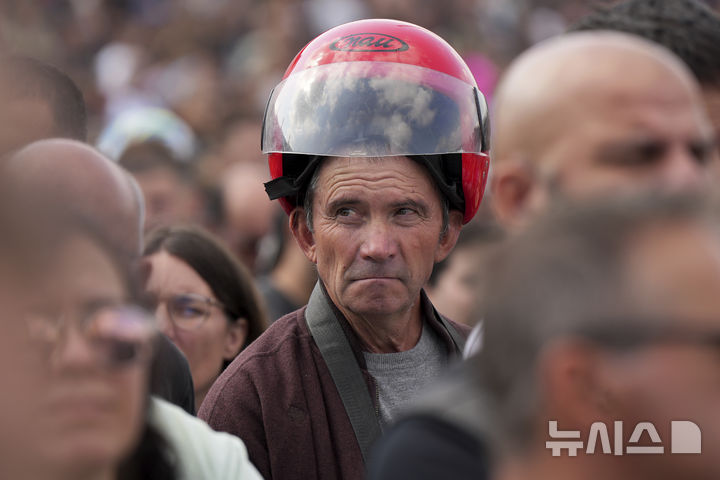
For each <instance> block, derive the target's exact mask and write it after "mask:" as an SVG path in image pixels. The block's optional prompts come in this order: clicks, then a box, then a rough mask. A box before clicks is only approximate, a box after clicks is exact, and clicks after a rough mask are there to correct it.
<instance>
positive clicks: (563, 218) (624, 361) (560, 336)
mask: <svg viewBox="0 0 720 480" xmlns="http://www.w3.org/2000/svg"><path fill="white" fill-rule="evenodd" d="M552 210H553V211H551V212H550V213H549V214H548V215H545V216H542V218H538V219H537V221H535V222H533V224H532V225H531V226H530V227H529V228H528V229H527V231H525V232H523V233H521V234H519V235H518V236H517V237H516V238H515V239H512V240H510V242H509V243H508V244H507V245H505V246H504V247H503V248H502V251H501V252H500V253H499V255H498V256H497V257H496V258H493V260H492V261H491V266H492V267H493V271H494V272H496V276H495V280H494V282H492V284H490V285H488V288H487V292H486V293H487V295H486V299H487V301H486V304H485V307H484V313H485V314H486V317H485V318H486V320H485V332H486V335H487V342H486V343H485V346H484V348H483V350H482V351H481V352H480V353H479V355H477V356H476V357H475V358H473V359H471V360H470V363H469V364H468V365H467V367H468V377H469V378H470V379H471V380H470V382H469V385H468V386H470V384H475V385H477V389H475V391H476V392H477V391H480V392H482V394H478V395H477V397H476V398H477V400H478V402H480V403H482V404H484V405H485V407H486V410H485V414H481V415H480V416H479V417H477V418H479V419H481V420H482V423H484V424H485V426H486V428H485V431H486V434H487V438H488V441H489V445H490V446H491V450H492V452H493V464H494V468H493V474H492V478H493V479H497V480H515V479H523V480H525V479H535V480H545V479H553V480H565V479H576V478H584V479H588V480H596V479H606V478H617V479H620V480H635V479H639V478H653V479H659V480H671V479H677V478H683V479H688V480H704V479H711V478H718V477H719V476H720V465H719V464H718V461H717V459H718V455H720V420H719V419H718V416H717V408H716V406H717V402H718V400H720V385H719V384H718V382H717V371H718V339H719V338H720V297H719V296H718V294H717V292H718V289H720V261H719V260H718V259H720V233H719V232H720V222H719V221H718V219H720V215H718V213H719V210H718V205H717V203H714V202H710V201H707V199H704V198H695V197H684V196H680V197H678V196H675V197H663V196H657V195H655V196H647V197H645V196H644V197H642V198H639V199H638V198H635V199H628V198H624V197H623V196H619V197H616V198H613V199H612V200H607V199H605V200H604V201H602V200H597V201H595V202H592V203H583V204H580V205H573V206H563V208H561V207H558V208H553V209H552ZM528 286H531V287H530V288H528ZM518 292H523V293H522V295H518ZM476 394H477V393H476Z"/></svg>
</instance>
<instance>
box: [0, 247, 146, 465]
mask: <svg viewBox="0 0 720 480" xmlns="http://www.w3.org/2000/svg"><path fill="white" fill-rule="evenodd" d="M126 288H127V287H126V284H125V283H124V281H123V279H122V277H121V275H120V273H119V272H118V270H117V268H116V267H115V265H114V264H113V263H112V261H111V260H110V259H109V258H108V256H107V254H106V253H105V252H104V251H103V250H101V249H100V248H99V247H98V246H97V245H96V244H94V243H93V242H92V241H90V240H88V239H87V238H86V237H81V236H74V237H71V238H70V239H69V240H67V241H66V242H65V243H64V244H63V245H62V246H61V247H60V248H58V250H57V252H56V254H55V256H54V258H53V259H52V261H51V262H50V263H49V264H48V265H47V269H46V270H45V271H44V272H43V276H42V277H40V278H37V280H36V282H35V284H34V286H33V290H32V291H29V292H28V291H26V292H24V293H25V294H27V295H22V293H21V295H22V301H23V303H22V305H19V306H17V305H16V307H18V310H19V311H20V312H21V313H18V312H17V311H16V312H15V313H16V315H17V316H16V317H14V320H15V321H16V322H17V323H18V324H19V325H22V326H23V328H24V331H25V336H24V337H23V339H22V341H20V342H15V345H9V346H8V347H9V348H10V349H14V350H15V356H14V358H13V359H12V362H10V363H9V365H5V367H7V368H10V369H17V370H18V371H22V376H17V375H16V376H10V377H7V376H5V375H3V378H4V379H7V380H8V383H5V385H4V389H6V390H5V391H4V393H3V397H4V398H3V402H2V403H3V407H4V408H3V409H2V411H3V412H4V413H3V419H2V422H3V424H4V425H3V432H5V433H4V434H3V435H5V434H6V433H7V434H8V435H11V438H12V446H11V447H9V450H10V451H14V456H13V457H12V458H11V460H13V461H17V462H19V463H18V464H19V465H21V466H22V467H21V470H22V471H23V474H27V475H29V477H30V478H41V477H40V475H43V474H44V475H47V473H48V471H51V472H53V473H54V474H57V475H58V476H59V477H61V476H62V475H70V476H73V475H76V477H75V478H81V476H82V475H85V474H88V473H91V472H95V473H98V472H106V473H107V472H108V471H113V470H114V469H116V468H117V465H118V464H119V463H120V461H121V460H122V459H123V458H124V457H125V456H126V455H127V454H128V453H129V452H130V450H131V449H132V448H133V447H134V446H135V444H136V442H137V441H138V440H139V435H140V432H141V428H142V425H143V423H144V415H145V401H146V398H147V397H146V395H147V391H146V390H147V383H148V379H147V375H148V359H149V350H148V349H149V348H150V338H151V333H152V329H151V327H150V325H149V323H147V320H146V318H143V317H141V316H139V315H137V314H132V315H131V314H130V313H126V314H125V313H124V314H121V313H120V312H125V310H122V309H120V307H121V306H122V305H123V304H124V303H125V302H126V301H127V299H128V292H127V290H126ZM18 299H19V297H16V298H15V300H14V301H18ZM7 305H8V304H7V303H5V304H4V306H7ZM4 313H8V311H7V309H5V311H4ZM7 320H8V319H7V318H6V319H5V320H4V322H6V321H7ZM126 347H127V348H126ZM135 347H137V348H138V350H135ZM128 349H131V350H128ZM131 351H132V352H135V353H137V352H140V351H142V352H144V353H145V354H144V355H142V356H140V354H138V356H134V355H132V358H134V360H132V359H130V358H131V357H130V356H126V357H123V356H124V354H125V353H127V354H130V353H131ZM123 352H124V353H123ZM123 358H125V360H127V361H124V360H123ZM128 359H130V360H128ZM3 363H5V362H3ZM5 367H3V368H5ZM8 404H10V405H12V406H13V407H14V408H12V409H10V408H5V407H9V405H8ZM6 451H7V450H6ZM6 460H8V459H6ZM9 463H12V462H10V461H8V462H6V461H5V460H4V461H3V464H4V465H7V464H9ZM35 470H37V471H35ZM32 472H34V473H32ZM40 472H44V473H40ZM34 474H37V475H38V476H37V477H34V476H33V475H34Z"/></svg>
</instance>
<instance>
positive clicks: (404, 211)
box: [396, 207, 417, 215]
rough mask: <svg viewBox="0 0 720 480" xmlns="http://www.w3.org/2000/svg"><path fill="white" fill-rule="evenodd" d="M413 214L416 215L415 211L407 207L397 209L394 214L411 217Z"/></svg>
mask: <svg viewBox="0 0 720 480" xmlns="http://www.w3.org/2000/svg"><path fill="white" fill-rule="evenodd" d="M415 213H417V212H416V211H415V210H413V209H412V208H408V207H403V208H399V209H398V211H397V212H396V214H397V215H413V214H415Z"/></svg>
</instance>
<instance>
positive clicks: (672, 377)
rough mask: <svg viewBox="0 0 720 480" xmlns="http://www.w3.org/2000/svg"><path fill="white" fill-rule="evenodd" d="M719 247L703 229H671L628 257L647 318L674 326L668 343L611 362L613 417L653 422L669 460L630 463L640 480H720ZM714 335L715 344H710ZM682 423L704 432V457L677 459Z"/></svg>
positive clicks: (647, 238) (650, 235)
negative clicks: (675, 436) (677, 427)
mask: <svg viewBox="0 0 720 480" xmlns="http://www.w3.org/2000/svg"><path fill="white" fill-rule="evenodd" d="M719 240H720V239H719V238H718V236H717V234H712V235H711V234H709V233H708V232H707V231H703V230H700V229H698V228H686V227H680V228H677V229H676V230H675V231H668V226H667V225H666V226H664V231H662V232H661V231H660V227H659V228H658V230H657V231H648V232H646V234H645V235H643V236H642V237H641V238H640V239H639V240H638V241H637V242H636V244H635V248H634V249H632V250H631V251H630V252H629V254H628V257H629V258H630V260H629V268H628V275H629V281H630V284H629V285H630V288H631V289H632V293H633V294H634V295H635V296H636V298H637V299H639V305H638V310H639V311H640V314H641V315H644V316H647V317H649V318H658V319H660V318H662V319H667V320H669V322H670V324H669V328H671V329H672V331H670V332H669V333H668V336H667V337H666V338H665V340H666V341H665V342H648V343H646V344H643V345H640V346H637V347H634V348H633V349H631V350H630V351H628V352H625V353H616V354H613V355H611V356H610V358H611V360H610V361H609V362H608V370H607V377H608V378H610V379H611V380H610V385H611V387H610V389H609V390H607V391H606V393H607V392H611V393H608V398H611V399H612V401H611V402H607V404H608V405H612V413H614V415H615V416H616V417H618V418H617V419H618V420H624V421H625V424H626V425H630V427H627V428H633V427H634V425H635V424H637V423H638V422H641V421H647V422H652V423H653V425H654V426H655V427H656V428H657V430H658V433H659V434H660V437H661V440H662V441H663V444H664V446H665V452H666V454H665V455H663V456H660V455H644V456H641V455H637V456H636V457H646V458H644V459H635V461H634V462H633V463H629V465H633V464H635V466H637V467H639V468H643V469H644V470H643V471H642V474H638V475H637V476H635V477H634V478H687V479H696V478H708V479H709V478H720V465H718V462H717V459H718V456H719V455H720V417H718V415H717V405H718V404H719V403H720V375H719V374H718V372H720V344H719V343H718V341H717V339H718V335H719V334H720V296H719V295H718V292H719V291H720V241H719ZM680 252H681V253H680ZM673 331H674V332H676V333H673ZM713 335H714V336H715V337H714V338H715V339H716V340H715V342H712V341H707V340H709V339H710V338H712V337H713ZM703 339H704V340H703ZM678 420H680V421H682V420H689V421H692V422H694V423H695V424H696V425H697V426H698V427H699V428H700V431H701V432H702V454H701V455H679V454H675V455H673V454H670V451H671V446H672V444H671V435H670V425H671V421H678ZM629 433H630V432H629V431H628V432H627V434H628V435H629Z"/></svg>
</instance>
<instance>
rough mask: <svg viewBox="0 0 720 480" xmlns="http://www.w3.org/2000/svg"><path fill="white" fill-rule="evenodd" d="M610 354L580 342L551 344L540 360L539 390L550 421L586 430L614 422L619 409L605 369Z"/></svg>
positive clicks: (560, 341)
mask: <svg viewBox="0 0 720 480" xmlns="http://www.w3.org/2000/svg"><path fill="white" fill-rule="evenodd" d="M605 359H606V352H604V351H603V350H602V349H600V348H598V347H597V346H596V345H594V344H592V343H590V342H588V341H586V340H580V339H573V338H567V339H560V340H556V341H553V342H550V343H549V344H548V345H547V346H546V347H545V348H544V349H543V352H542V353H541V355H540V357H539V359H538V377H539V382H538V387H539V389H540V392H541V395H542V397H543V399H544V401H543V404H544V405H545V406H546V412H545V413H546V414H547V415H548V418H554V419H563V420H565V422H566V425H567V428H571V427H572V428H573V429H576V430H577V429H584V428H586V427H589V426H590V425H591V424H592V423H594V422H603V421H612V420H613V418H612V417H614V412H615V411H616V409H617V403H616V401H615V394H614V389H613V387H612V382H608V381H607V380H608V378H607V375H606V370H607V368H606V367H605Z"/></svg>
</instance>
